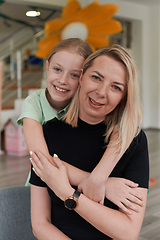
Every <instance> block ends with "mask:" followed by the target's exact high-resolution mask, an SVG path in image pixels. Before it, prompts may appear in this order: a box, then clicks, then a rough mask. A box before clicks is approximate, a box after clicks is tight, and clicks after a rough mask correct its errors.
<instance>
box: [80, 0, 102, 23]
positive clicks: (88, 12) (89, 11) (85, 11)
mask: <svg viewBox="0 0 160 240" xmlns="http://www.w3.org/2000/svg"><path fill="white" fill-rule="evenodd" d="M99 6H100V3H99V2H98V1H94V2H92V3H91V4H89V5H87V6H86V7H85V8H82V9H81V10H80V11H79V12H78V13H77V16H76V20H77V21H84V20H86V19H89V18H91V17H92V16H93V15H95V14H96V12H97V11H98V8H99Z"/></svg>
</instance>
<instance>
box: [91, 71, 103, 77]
mask: <svg viewBox="0 0 160 240" xmlns="http://www.w3.org/2000/svg"><path fill="white" fill-rule="evenodd" d="M93 72H95V73H97V74H98V75H99V76H100V77H102V78H104V76H103V75H102V74H101V73H100V72H98V71H93Z"/></svg>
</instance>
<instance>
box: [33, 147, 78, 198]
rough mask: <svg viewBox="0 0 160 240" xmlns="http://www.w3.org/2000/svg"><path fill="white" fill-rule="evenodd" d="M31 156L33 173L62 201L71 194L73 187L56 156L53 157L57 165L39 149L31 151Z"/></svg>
mask: <svg viewBox="0 0 160 240" xmlns="http://www.w3.org/2000/svg"><path fill="white" fill-rule="evenodd" d="M31 157H32V160H31V163H32V165H33V169H34V171H35V173H36V174H37V175H38V176H39V177H40V178H41V179H42V180H43V181H44V182H45V183H46V184H47V185H48V186H49V187H50V188H51V189H52V191H54V193H55V194H56V195H57V196H58V197H59V198H60V199H61V200H63V201H64V200H65V199H66V198H67V197H68V196H70V195H72V194H73V192H74V189H73V188H72V187H71V185H70V183H69V180H68V174H67V169H66V167H65V165H64V164H63V163H62V161H61V160H60V159H59V158H58V156H56V157H55V156H54V157H53V158H54V159H53V160H54V162H55V164H56V166H57V167H55V166H53V164H51V163H50V162H49V161H48V159H47V158H46V157H45V156H44V155H43V154H42V153H41V152H40V151H36V153H35V152H34V153H32V155H31Z"/></svg>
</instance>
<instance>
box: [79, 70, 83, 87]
mask: <svg viewBox="0 0 160 240" xmlns="http://www.w3.org/2000/svg"><path fill="white" fill-rule="evenodd" d="M80 72H81V73H80V77H79V84H80V85H81V82H82V76H83V69H81V70H80Z"/></svg>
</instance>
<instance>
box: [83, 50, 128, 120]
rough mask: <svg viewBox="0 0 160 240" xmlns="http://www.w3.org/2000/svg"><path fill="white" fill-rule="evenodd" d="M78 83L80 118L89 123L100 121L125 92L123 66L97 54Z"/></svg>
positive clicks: (125, 84) (125, 83)
mask: <svg viewBox="0 0 160 240" xmlns="http://www.w3.org/2000/svg"><path fill="white" fill-rule="evenodd" d="M80 85H81V89H80V113H79V116H80V118H81V119H82V120H84V121H86V122H88V123H90V124H96V123H99V122H102V121H103V120H104V119H105V117H106V115H107V114H109V113H110V112H111V111H113V109H114V108H115V107H116V106H117V105H118V104H119V103H120V101H121V100H122V98H123V97H124V96H125V94H126V91H127V82H126V70H125V67H124V65H123V64H122V63H120V62H118V61H116V60H114V59H112V58H110V57H107V56H104V55H102V56H99V57H97V58H96V59H95V60H94V61H93V65H92V66H91V67H90V68H88V69H87V71H86V72H85V73H84V75H82V77H81V78H80Z"/></svg>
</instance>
